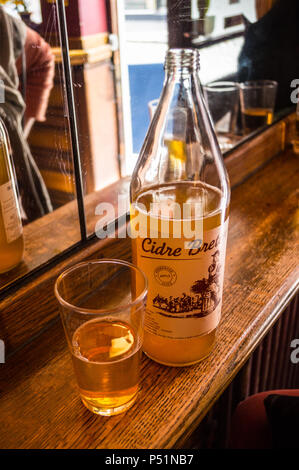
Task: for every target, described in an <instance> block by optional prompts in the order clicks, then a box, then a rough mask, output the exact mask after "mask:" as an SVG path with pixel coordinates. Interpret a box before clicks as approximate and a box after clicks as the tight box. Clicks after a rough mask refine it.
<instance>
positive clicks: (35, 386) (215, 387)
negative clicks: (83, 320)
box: [0, 151, 299, 448]
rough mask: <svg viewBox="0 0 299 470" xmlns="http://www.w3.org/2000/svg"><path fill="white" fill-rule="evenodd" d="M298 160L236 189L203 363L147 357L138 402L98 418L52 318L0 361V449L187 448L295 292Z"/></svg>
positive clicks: (276, 162)
mask: <svg viewBox="0 0 299 470" xmlns="http://www.w3.org/2000/svg"><path fill="white" fill-rule="evenodd" d="M298 162H299V160H298V157H296V156H295V155H294V154H293V153H292V152H291V151H287V152H284V153H282V154H281V155H279V156H277V157H275V158H273V159H272V160H271V161H270V162H269V163H268V164H267V165H266V166H265V167H264V168H263V169H261V170H260V171H258V172H257V173H256V174H254V175H253V176H252V177H251V178H249V179H248V180H247V181H246V182H245V183H243V184H241V185H239V186H238V187H237V188H236V189H234V190H233V192H232V203H231V216H230V226H229V238H228V249H227V261H226V274H225V285H224V298H223V314H222V320H221V325H220V328H219V333H218V341H217V344H216V346H215V348H214V350H213V352H212V354H211V355H210V356H209V358H208V359H206V360H205V361H203V362H202V363H200V364H198V365H195V366H192V367H188V368H181V369H180V368H168V367H165V366H161V365H158V364H156V363H154V362H152V361H150V360H149V359H147V358H146V357H144V358H143V363H142V374H141V377H142V379H141V390H140V393H139V396H138V399H137V402H136V403H135V405H134V406H133V407H132V408H131V409H130V410H129V411H128V412H127V413H125V414H123V415H119V416H116V417H113V418H103V417H98V416H94V415H93V414H91V413H90V412H89V411H88V410H86V409H85V408H84V407H83V405H81V403H80V400H79V398H78V395H77V391H76V385H75V379H74V376H73V373H72V365H71V359H70V355H69V353H68V351H67V346H66V341H65V339H64V333H63V331H62V327H61V324H60V321H59V320H58V321H55V319H53V325H52V327H51V328H48V329H47V330H46V331H45V332H44V334H43V335H42V336H39V337H38V338H36V339H33V340H32V341H31V342H30V343H28V344H27V346H26V347H25V348H23V349H22V350H20V351H19V352H18V353H16V354H15V355H14V356H13V357H12V358H11V359H10V360H9V362H8V363H7V364H5V365H0V373H1V376H0V390H1V398H0V424H1V432H0V447H1V448H14V447H17V448H19V447H20V448H171V447H174V446H176V447H183V446H184V443H185V442H186V441H187V439H188V437H189V436H190V434H191V433H192V431H193V430H194V429H195V428H196V426H197V425H198V423H199V422H200V421H201V419H202V418H203V416H204V415H205V414H206V413H207V411H208V410H209V408H210V407H211V406H212V404H213V403H214V401H215V400H216V399H217V398H218V397H219V395H220V394H221V393H222V392H223V390H224V389H225V387H226V386H227V385H228V384H229V383H230V381H231V380H232V378H233V377H234V375H235V374H236V373H237V371H238V370H239V369H240V367H241V366H242V365H243V364H244V362H245V361H246V360H247V359H248V357H249V355H250V353H251V352H252V351H253V349H254V348H255V346H256V345H257V344H258V342H259V341H260V340H261V339H262V337H263V336H264V335H265V334H266V332H267V331H268V330H269V328H270V327H271V325H272V324H273V322H274V321H275V320H276V319H277V318H278V317H279V314H280V313H281V311H282V310H283V308H284V307H285V306H286V305H287V303H288V301H289V300H290V299H291V298H292V296H293V295H294V293H295V292H296V290H297V287H298V274H299V269H298V259H299V244H298V221H299V215H298V192H299V191H298V180H299V177H298V176H299V175H298V173H299V164H298ZM128 243H129V241H128ZM115 246H116V245H115Z"/></svg>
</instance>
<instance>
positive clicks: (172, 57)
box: [164, 49, 200, 76]
mask: <svg viewBox="0 0 299 470" xmlns="http://www.w3.org/2000/svg"><path fill="white" fill-rule="evenodd" d="M199 58H200V57H199V52H198V50H197V49H169V50H168V51H167V54H166V59H165V64H164V68H165V72H166V74H167V75H168V76H169V75H172V76H173V75H175V76H182V75H183V76H188V75H190V74H196V73H198V71H199Z"/></svg>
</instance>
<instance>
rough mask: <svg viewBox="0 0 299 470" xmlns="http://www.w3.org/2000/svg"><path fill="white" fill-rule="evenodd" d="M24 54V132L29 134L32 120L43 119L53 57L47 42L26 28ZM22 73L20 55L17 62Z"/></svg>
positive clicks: (51, 76) (52, 72)
mask: <svg viewBox="0 0 299 470" xmlns="http://www.w3.org/2000/svg"><path fill="white" fill-rule="evenodd" d="M25 56H26V97H25V102H26V111H25V120H24V121H25V129H24V132H25V134H27V135H28V134H29V132H30V129H31V127H32V125H33V123H34V120H37V121H44V120H45V118H46V111H47V107H48V101H49V95H50V91H51V89H52V87H53V79H54V57H53V54H52V51H51V47H50V46H49V44H48V43H47V42H46V41H45V40H44V39H43V38H42V37H41V36H40V35H39V34H38V33H36V32H35V31H33V30H32V29H30V28H27V34H26V42H25ZM16 65H17V70H18V74H19V76H20V75H21V74H22V57H19V58H18V60H17V62H16Z"/></svg>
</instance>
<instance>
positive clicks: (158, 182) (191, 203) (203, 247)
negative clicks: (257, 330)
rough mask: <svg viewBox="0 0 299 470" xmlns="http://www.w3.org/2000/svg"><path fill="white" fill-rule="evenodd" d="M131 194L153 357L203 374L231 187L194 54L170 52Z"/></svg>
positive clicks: (217, 300) (215, 319) (218, 294)
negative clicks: (196, 368) (193, 366)
mask: <svg viewBox="0 0 299 470" xmlns="http://www.w3.org/2000/svg"><path fill="white" fill-rule="evenodd" d="M165 70H166V75H165V81H164V87H163V90H162V94H161V97H160V100H159V104H158V107H157V110H156V112H155V114H154V117H153V119H152V121H151V124H150V127H149V129H148V132H147V135H146V137H145V141H144V144H143V146H142V149H141V152H140V155H139V158H138V161H137V164H136V167H135V169H134V172H133V175H132V181H131V187H130V199H131V209H130V210H131V224H130V228H131V237H132V251H133V261H134V262H135V264H137V265H138V266H139V267H140V268H141V269H142V270H143V271H144V273H145V274H146V275H147V277H148V281H149V291H148V300H147V307H146V317H145V326H144V352H145V353H146V354H147V355H148V356H149V357H150V358H152V359H153V360H155V361H157V362H160V363H162V364H166V365H171V366H183V365H190V364H194V363H196V362H198V361H200V360H201V359H203V358H204V357H206V356H207V355H208V354H209V353H210V351H211V349H212V346H213V344H214V340H215V334H216V329H217V326H218V324H219V321H220V315H221V302H222V287H223V276H224V262H225V251H226V239H227V228H228V213H229V201H230V186H229V181H228V176H227V173H226V169H225V166H224V163H223V159H222V155H221V152H220V149H219V145H218V142H217V138H216V135H215V132H214V129H213V126H212V124H211V119H210V116H209V114H208V112H207V108H206V105H205V102H204V99H203V95H202V91H201V85H200V81H199V77H198V70H199V53H198V51H197V50H195V49H170V50H169V51H168V52H167V55H166V61H165Z"/></svg>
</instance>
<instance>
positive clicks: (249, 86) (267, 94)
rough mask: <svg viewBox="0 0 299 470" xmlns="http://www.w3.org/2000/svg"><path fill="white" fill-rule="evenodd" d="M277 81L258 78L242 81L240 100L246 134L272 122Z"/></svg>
mask: <svg viewBox="0 0 299 470" xmlns="http://www.w3.org/2000/svg"><path fill="white" fill-rule="evenodd" d="M276 93H277V82H275V81H273V80H256V81H248V82H244V83H240V101H241V113H242V124H243V131H244V134H250V133H251V132H253V131H254V130H256V129H258V128H259V127H263V126H266V125H269V124H272V121H273V113H274V106H275V99H276Z"/></svg>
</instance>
